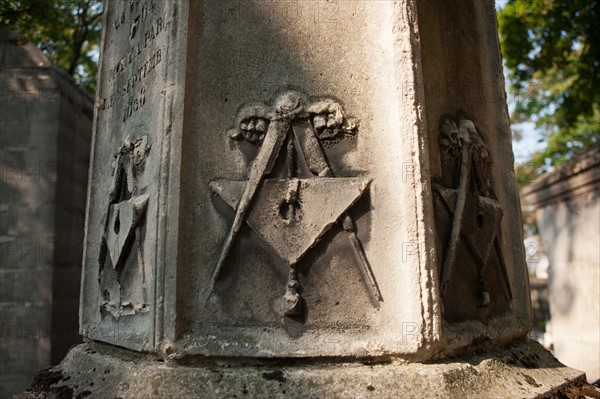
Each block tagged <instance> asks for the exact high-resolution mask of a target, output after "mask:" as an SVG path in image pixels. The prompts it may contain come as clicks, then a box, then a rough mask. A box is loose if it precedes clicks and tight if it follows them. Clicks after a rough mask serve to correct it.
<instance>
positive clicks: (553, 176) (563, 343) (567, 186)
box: [523, 146, 600, 382]
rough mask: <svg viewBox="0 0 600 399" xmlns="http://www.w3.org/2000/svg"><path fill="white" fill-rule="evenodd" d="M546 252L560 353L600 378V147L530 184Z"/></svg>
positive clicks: (530, 200)
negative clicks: (548, 261)
mask: <svg viewBox="0 0 600 399" xmlns="http://www.w3.org/2000/svg"><path fill="white" fill-rule="evenodd" d="M523 200H524V202H525V203H526V204H529V205H533V206H534V207H535V208H536V209H537V212H536V218H537V223H538V227H539V231H540V236H541V237H542V240H543V246H544V252H545V253H546V254H547V256H548V258H549V260H550V268H549V296H550V314H551V323H552V335H553V341H554V354H555V356H556V357H557V358H558V360H560V361H561V362H563V363H565V364H566V365H568V366H570V367H573V368H577V369H580V370H583V371H585V372H586V374H587V377H588V381H590V382H594V381H597V380H598V379H600V146H596V147H594V148H592V149H590V150H588V151H586V152H585V153H582V154H580V155H579V156H577V157H576V158H575V159H572V160H571V161H569V162H568V163H566V164H564V165H563V166H562V167H560V168H557V169H556V170H554V171H552V172H551V173H549V174H547V175H544V176H543V177H542V178H541V179H540V180H539V181H538V182H536V183H535V184H532V185H530V186H528V187H527V188H526V189H525V191H524V195H523Z"/></svg>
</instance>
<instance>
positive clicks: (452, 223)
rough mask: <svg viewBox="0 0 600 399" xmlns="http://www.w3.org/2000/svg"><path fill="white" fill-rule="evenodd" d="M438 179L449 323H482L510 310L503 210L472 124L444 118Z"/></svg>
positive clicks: (487, 155) (485, 152)
mask: <svg viewBox="0 0 600 399" xmlns="http://www.w3.org/2000/svg"><path fill="white" fill-rule="evenodd" d="M439 148H440V161H441V167H442V171H443V172H442V175H441V176H438V177H437V178H434V180H433V191H434V196H435V197H434V198H435V205H436V209H435V215H436V226H437V228H438V231H439V232H440V233H441V234H440V240H441V241H442V242H443V248H444V250H443V252H442V253H443V258H442V265H441V270H440V276H441V280H440V292H441V295H442V300H443V309H444V317H445V318H446V320H448V321H450V322H458V321H463V320H468V319H481V320H485V319H487V318H488V317H490V316H493V315H498V314H501V313H503V312H505V311H506V310H508V308H509V304H510V300H511V299H512V291H511V287H510V281H509V278H508V273H507V270H506V265H505V263H504V257H503V254H502V249H501V243H500V240H501V237H502V235H501V233H500V223H501V221H502V217H503V209H502V205H501V204H500V202H499V201H498V200H497V198H496V194H495V192H494V188H493V182H494V177H493V174H492V161H491V159H490V153H489V151H488V148H487V145H486V143H485V142H484V140H483V137H482V135H481V134H480V133H479V132H478V130H477V128H476V126H475V124H474V123H473V121H471V120H469V119H466V118H456V119H455V118H451V117H446V118H443V119H442V121H441V124H440V136H439Z"/></svg>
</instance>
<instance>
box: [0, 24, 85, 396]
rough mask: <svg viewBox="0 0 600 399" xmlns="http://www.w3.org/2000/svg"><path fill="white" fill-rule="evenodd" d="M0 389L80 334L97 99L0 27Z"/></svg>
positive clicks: (1, 392) (21, 382)
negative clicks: (82, 261) (91, 150)
mask: <svg viewBox="0 0 600 399" xmlns="http://www.w3.org/2000/svg"><path fill="white" fill-rule="evenodd" d="M0 84H1V89H0V168H1V181H0V217H1V219H0V245H1V247H0V249H1V254H0V255H1V256H0V326H1V335H0V397H2V398H4V397H10V396H11V395H12V394H15V393H18V392H20V391H23V390H24V389H25V388H27V387H28V385H29V384H30V383H31V378H32V377H33V375H34V373H35V372H36V371H38V370H39V369H41V368H43V367H46V366H49V365H51V364H55V363H57V362H59V361H60V360H61V359H62V357H64V355H65V354H66V351H67V350H68V348H69V347H70V346H71V345H73V344H75V343H77V342H79V341H80V340H81V338H80V337H79V335H78V332H77V330H78V327H77V324H78V310H77V309H78V300H79V280H80V274H81V260H82V243H83V226H84V210H85V199H86V191H87V168H88V164H89V149H90V139H91V131H92V126H91V119H92V112H93V107H92V104H93V102H92V100H91V98H89V96H87V95H86V94H85V93H84V92H83V91H82V90H81V89H80V88H79V87H77V86H76V85H75V84H74V83H73V82H72V81H71V80H70V78H69V77H68V76H67V75H66V74H65V73H64V72H63V71H61V70H59V69H58V68H57V67H56V66H54V65H52V63H51V62H50V61H49V60H48V59H47V58H46V57H45V56H44V55H43V54H42V53H41V52H40V51H39V50H38V49H37V48H36V46H35V45H34V44H32V43H28V42H27V41H26V40H24V39H23V38H22V37H20V36H19V35H17V34H15V33H13V32H10V31H8V30H6V29H0Z"/></svg>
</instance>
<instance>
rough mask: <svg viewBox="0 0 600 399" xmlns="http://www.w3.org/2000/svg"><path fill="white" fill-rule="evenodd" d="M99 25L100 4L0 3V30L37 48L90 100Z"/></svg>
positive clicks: (56, 0)
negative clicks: (11, 33) (8, 31)
mask: <svg viewBox="0 0 600 399" xmlns="http://www.w3.org/2000/svg"><path fill="white" fill-rule="evenodd" d="M101 21H102V1H100V0H0V26H5V27H8V28H10V29H12V30H13V31H15V32H17V33H20V34H21V35H23V36H24V37H25V38H26V39H27V40H29V41H30V42H32V43H35V44H37V45H38V46H39V48H40V49H41V50H42V51H43V52H44V54H46V55H47V56H48V57H49V58H50V59H51V60H52V61H54V62H55V63H56V64H58V65H59V66H60V67H62V68H63V69H64V70H66V71H67V73H68V74H69V75H71V76H72V77H73V78H74V79H75V82H76V83H77V84H79V85H81V86H82V87H84V88H85V90H86V91H87V92H88V93H90V94H91V95H92V96H93V95H94V94H95V90H96V71H97V55H98V50H99V45H100V35H101Z"/></svg>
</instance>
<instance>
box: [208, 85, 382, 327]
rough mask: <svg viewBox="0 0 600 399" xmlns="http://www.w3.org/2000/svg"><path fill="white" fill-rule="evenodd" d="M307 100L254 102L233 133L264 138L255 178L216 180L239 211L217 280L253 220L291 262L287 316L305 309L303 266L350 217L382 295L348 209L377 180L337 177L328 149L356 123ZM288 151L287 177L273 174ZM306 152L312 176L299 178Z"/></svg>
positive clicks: (289, 95) (351, 232) (334, 108)
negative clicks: (308, 255)
mask: <svg viewBox="0 0 600 399" xmlns="http://www.w3.org/2000/svg"><path fill="white" fill-rule="evenodd" d="M307 102H308V101H307V99H306V97H305V96H304V95H303V94H301V93H298V92H293V91H290V92H285V93H283V94H282V95H280V96H279V97H278V99H277V100H276V102H275V105H274V107H266V106H264V105H262V106H256V105H254V106H247V107H244V108H242V109H241V110H240V113H239V115H238V124H239V125H238V126H239V130H236V131H235V132H234V133H233V134H232V135H231V138H232V139H235V140H239V139H242V138H243V139H245V140H247V141H249V142H251V143H255V144H261V148H260V150H259V152H258V155H257V156H256V158H255V160H254V162H253V163H252V166H251V168H250V173H249V177H248V181H244V182H239V181H213V182H211V188H212V190H213V192H215V193H216V194H218V195H219V196H220V197H221V198H222V199H223V200H224V201H225V202H226V203H227V204H228V205H229V206H231V207H232V208H233V209H235V210H236V213H235V218H234V221H233V225H232V227H231V229H230V230H229V234H228V235H227V237H226V240H225V243H224V245H223V248H222V250H221V254H220V257H219V260H218V262H217V266H216V268H215V270H214V273H213V285H214V284H215V283H216V281H217V280H218V278H219V275H220V273H221V270H222V268H223V265H224V263H225V261H226V260H227V256H228V254H229V252H230V250H231V246H232V245H233V242H234V240H235V237H236V235H237V234H238V232H239V231H240V228H241V226H242V225H243V223H244V222H246V223H247V224H248V225H249V226H250V227H251V228H252V229H253V230H254V231H255V232H256V233H257V234H258V235H259V236H260V237H262V238H263V239H264V241H265V242H267V243H268V244H269V245H270V246H271V247H272V248H273V249H274V250H275V251H276V252H277V254H278V255H279V256H280V257H281V258H282V259H283V260H284V261H285V262H286V263H287V264H288V266H289V276H288V283H287V290H286V294H285V296H284V306H285V314H286V315H288V316H296V315H299V314H301V302H302V297H301V295H300V293H299V287H300V283H299V280H298V274H297V270H296V265H297V263H298V262H299V261H300V260H301V258H302V257H303V256H304V255H305V254H306V253H307V252H308V251H309V250H310V249H311V248H312V247H314V246H315V245H316V243H317V242H318V241H319V240H320V238H321V237H322V236H323V235H324V234H325V233H326V232H327V231H329V229H330V228H331V227H332V226H333V225H335V224H336V223H337V222H338V221H342V220H343V230H344V231H346V232H347V233H348V236H349V240H350V243H351V245H352V248H353V249H354V250H355V252H356V254H357V259H358V261H359V265H360V267H361V272H362V273H363V276H364V279H365V281H366V284H367V286H368V289H369V292H370V293H371V295H372V297H373V298H374V303H375V304H376V306H379V302H380V301H382V297H381V293H380V292H379V288H378V287H377V284H376V282H375V278H374V276H373V273H372V271H371V267H370V265H369V263H368V261H367V257H366V255H365V253H364V249H363V247H362V245H361V243H360V241H359V240H358V237H357V236H356V232H355V228H354V222H353V221H352V219H351V217H350V216H349V215H347V214H346V212H347V211H348V209H349V208H350V207H351V206H352V205H353V204H354V203H356V201H358V199H360V198H361V197H362V195H363V194H364V193H365V191H366V189H367V188H368V186H369V184H370V182H371V181H370V179H368V178H362V177H343V178H342V177H340V178H336V177H333V173H332V170H331V168H330V166H329V163H328V161H327V158H326V155H325V153H324V151H323V149H322V148H321V141H326V140H335V139H339V138H340V137H341V136H344V135H354V134H355V131H356V124H355V123H354V122H353V121H351V120H349V119H346V118H345V117H344V115H343V110H342V108H341V105H340V104H338V103H337V102H335V101H333V100H320V101H316V102H313V103H311V104H307ZM284 151H285V152H284ZM281 153H284V156H285V160H286V161H287V171H286V178H279V179H277V178H267V176H268V175H269V174H270V173H271V172H272V171H273V167H274V165H275V163H276V161H277V160H278V159H279V157H280V154H281ZM298 156H302V157H303V158H304V160H305V161H306V164H307V166H308V169H309V171H310V174H312V177H310V178H298V176H297V170H296V169H297V168H296V166H297V165H296V161H297V157H298ZM333 199H335V200H333ZM251 205H252V206H251Z"/></svg>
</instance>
